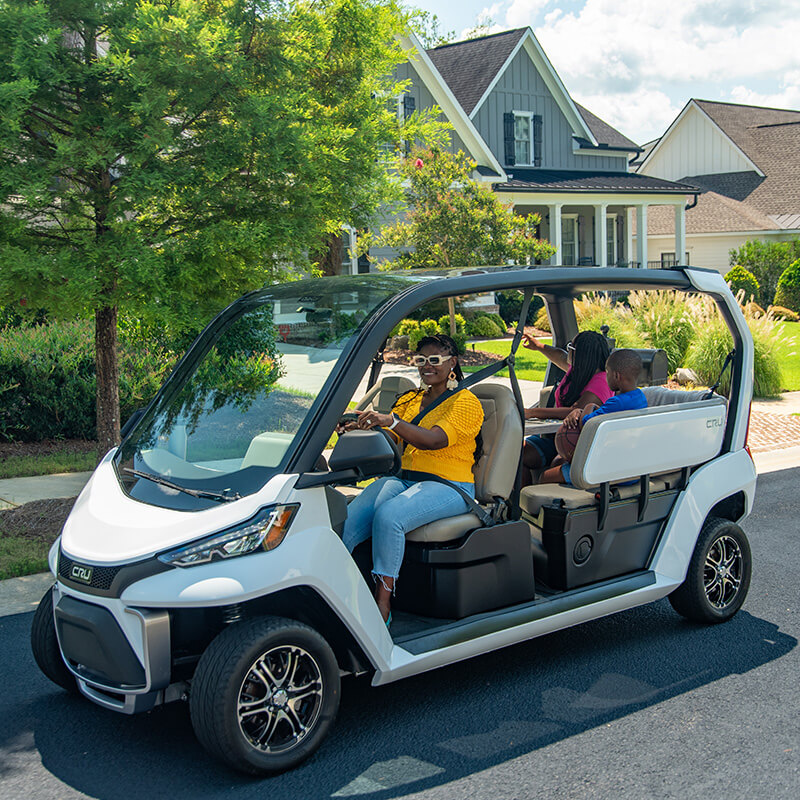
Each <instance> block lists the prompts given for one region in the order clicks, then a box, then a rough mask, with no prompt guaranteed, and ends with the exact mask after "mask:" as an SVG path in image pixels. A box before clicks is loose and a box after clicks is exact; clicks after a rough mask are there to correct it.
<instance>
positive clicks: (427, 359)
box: [411, 353, 452, 367]
mask: <svg viewBox="0 0 800 800" xmlns="http://www.w3.org/2000/svg"><path fill="white" fill-rule="evenodd" d="M451 358H452V356H440V355H437V354H436V353H434V354H433V355H432V356H412V357H411V363H412V364H413V365H414V366H415V367H424V366H425V365H426V364H430V365H431V366H432V367H438V366H439V365H440V364H444V362H445V361H449V360H450V359H451Z"/></svg>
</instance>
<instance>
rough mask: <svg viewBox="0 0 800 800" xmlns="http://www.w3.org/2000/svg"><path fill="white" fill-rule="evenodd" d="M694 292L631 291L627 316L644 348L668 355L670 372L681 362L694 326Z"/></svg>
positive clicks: (680, 364)
mask: <svg viewBox="0 0 800 800" xmlns="http://www.w3.org/2000/svg"><path fill="white" fill-rule="evenodd" d="M693 300H694V295H684V294H679V293H678V292H670V291H663V292H662V291H658V292H631V293H630V294H629V295H628V303H629V305H630V312H631V313H630V317H631V321H632V324H633V327H634V329H635V330H636V332H637V333H638V334H639V336H640V337H641V339H642V341H643V342H644V346H645V347H652V348H661V349H662V350H664V352H665V353H666V354H667V364H668V367H669V371H670V372H671V373H672V372H675V370H676V369H678V367H680V366H682V365H683V361H684V359H685V358H686V352H687V350H688V349H689V343H690V342H691V341H692V336H693V334H694V329H695V319H694V313H695V307H696V306H695V303H694V302H693Z"/></svg>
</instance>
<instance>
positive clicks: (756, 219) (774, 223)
mask: <svg viewBox="0 0 800 800" xmlns="http://www.w3.org/2000/svg"><path fill="white" fill-rule="evenodd" d="M782 227H784V226H783V225H782V224H781V223H780V222H779V221H778V220H777V219H775V218H772V217H770V216H768V215H767V214H762V213H761V212H760V211H758V210H757V209H755V208H753V207H752V206H751V205H749V204H747V203H742V202H740V201H739V200H734V199H733V198H731V197H726V196H725V195H723V194H719V193H717V192H704V193H703V194H701V195H699V196H698V198H697V205H696V206H695V207H694V208H692V209H690V210H689V211H687V212H686V233H690V234H691V233H725V232H731V233H734V232H738V231H775V230H779V229H781V228H782ZM647 232H648V234H649V235H650V236H672V235H673V234H674V233H675V214H674V212H673V210H672V209H671V208H668V207H666V206H651V207H650V208H649V209H648V211H647Z"/></svg>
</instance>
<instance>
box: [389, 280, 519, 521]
mask: <svg viewBox="0 0 800 800" xmlns="http://www.w3.org/2000/svg"><path fill="white" fill-rule="evenodd" d="M532 298H533V289H526V290H525V295H524V299H523V301H522V310H521V311H520V315H519V321H518V322H517V328H516V330H515V331H514V338H513V339H512V341H511V351H510V352H509V354H508V355H507V356H506V357H505V358H503V359H501V360H500V361H498V362H496V363H494V364H489V365H488V366H486V367H484V368H483V369H481V370H478V371H477V372H473V373H472V374H471V375H470V376H469V377H467V378H464V380H462V381H460V382H459V383H458V385H457V386H456V388H455V389H448V390H447V391H444V392H442V394H440V395H439V397H437V398H436V399H435V400H434V401H433V402H432V403H431V404H430V405H429V406H427V407H426V408H424V409H422V410H420V412H419V413H418V414H417V415H416V416H415V417H414V419H412V420H409V422H410V424H411V425H419V423H420V420H421V419H423V418H424V417H425V416H427V415H428V414H429V413H430V412H431V411H433V409H434V408H436V407H437V406H438V405H440V404H441V403H444V402H445V400H449V399H450V398H451V397H452V396H453V395H454V394H458V392H461V391H463V390H464V389H468V388H469V387H470V386H474V385H475V384H476V383H479V382H480V381H482V380H484V378H488V377H490V376H491V375H494V374H495V373H497V372H500V370H501V369H505V368H506V367H508V375H509V378H510V380H511V391H512V392H513V394H514V400H515V401H516V404H517V410H518V411H519V416H520V420H521V421H522V428H523V431H524V429H525V406H524V404H523V401H522V392H521V391H520V388H519V380H518V379H517V373H516V371H515V369H514V363H515V361H516V352H517V349H518V348H519V345H520V342H521V341H522V334H523V333H524V329H525V320H526V319H527V317H528V308H529V307H530V304H531V299H532ZM404 472H406V473H408V474H411V473H409V471H407V470H404ZM416 474H419V475H427V477H426V478H425V480H435V481H438V482H439V483H445V484H447V485H448V486H451V487H452V488H453V489H455V490H456V491H458V492H459V493H460V494H461V495H462V496H463V498H464V499H465V500H466V501H467V504H468V505H470V507H471V508H472V509H473V512H474V513H475V514H476V515H477V516H478V517H479V519H480V520H481V522H483V524H484V525H485V526H486V527H490V526H491V525H494V523H495V521H494V519H493V518H492V517H491V516H490V515H489V514H488V513H487V512H486V510H485V509H484V508H483V506H481V505H480V503H478V501H477V500H475V499H474V498H472V497H470V496H469V495H468V494H467V493H466V492H465V491H464V490H463V489H461V488H460V487H458V486H455V485H454V484H453V483H451V482H450V481H448V480H446V479H445V478H440V477H439V476H437V475H429V474H428V473H416ZM521 488H522V450H521V449H520V454H519V461H518V462H517V474H516V476H515V478H514V486H513V488H512V490H511V497H510V503H511V511H512V514H514V516H513V517H512V518H514V519H516V518H517V517H516V515H515V512H516V511H517V510H518V509H519V494H520V490H521ZM478 509H479V510H478Z"/></svg>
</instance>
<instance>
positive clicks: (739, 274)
mask: <svg viewBox="0 0 800 800" xmlns="http://www.w3.org/2000/svg"><path fill="white" fill-rule="evenodd" d="M725 283H727V284H728V286H730V287H731V291H732V292H733V293H734V294H736V293H737V292H739V291H744V299H745V301H746V302H750V301H751V300H752V301H758V300H759V298H760V295H759V285H758V281H757V280H756V276H755V275H753V273H752V272H750V271H749V270H747V269H745V268H744V267H743V266H741V265H740V264H736V265H735V266H733V267H731V268H730V269H729V270H728V271H727V272H726V273H725Z"/></svg>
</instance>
